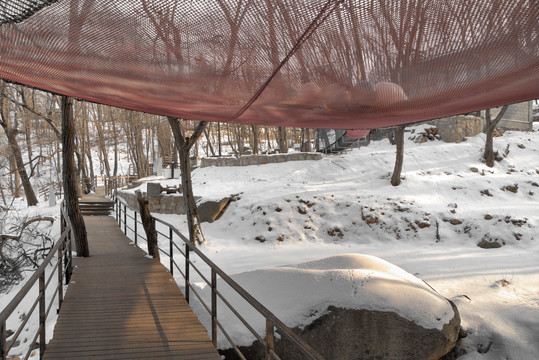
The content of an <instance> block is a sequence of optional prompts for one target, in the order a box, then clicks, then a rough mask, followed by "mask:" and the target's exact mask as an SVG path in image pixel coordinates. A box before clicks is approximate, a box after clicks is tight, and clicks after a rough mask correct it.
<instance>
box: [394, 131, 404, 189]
mask: <svg viewBox="0 0 539 360" xmlns="http://www.w3.org/2000/svg"><path fill="white" fill-rule="evenodd" d="M395 141H396V143H397V158H396V159H395V168H394V169H393V176H392V177H391V185H393V186H399V184H400V183H401V171H402V162H403V160H404V125H401V126H399V127H398V128H397V133H396V134H395Z"/></svg>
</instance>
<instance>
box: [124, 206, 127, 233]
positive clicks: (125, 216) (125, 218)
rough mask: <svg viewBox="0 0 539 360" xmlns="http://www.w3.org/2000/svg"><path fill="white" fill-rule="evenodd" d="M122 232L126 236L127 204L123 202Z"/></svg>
mask: <svg viewBox="0 0 539 360" xmlns="http://www.w3.org/2000/svg"><path fill="white" fill-rule="evenodd" d="M124 234H125V235H126V236H127V205H125V204H124Z"/></svg>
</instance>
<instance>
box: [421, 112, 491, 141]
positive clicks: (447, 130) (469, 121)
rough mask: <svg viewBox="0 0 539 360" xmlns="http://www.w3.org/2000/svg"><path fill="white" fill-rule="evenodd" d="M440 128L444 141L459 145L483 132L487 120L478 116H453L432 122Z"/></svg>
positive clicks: (439, 131)
mask: <svg viewBox="0 0 539 360" xmlns="http://www.w3.org/2000/svg"><path fill="white" fill-rule="evenodd" d="M430 123H431V124H432V125H434V126H435V127H437V128H438V134H439V135H440V138H441V140H442V141H445V142H455V143H459V142H462V141H465V140H466V138H467V137H472V136H475V135H477V134H479V133H480V132H482V131H483V127H484V125H485V120H484V119H483V118H480V117H478V116H466V115H459V116H451V117H448V118H443V119H437V120H433V121H432V122H430Z"/></svg>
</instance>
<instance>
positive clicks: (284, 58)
mask: <svg viewBox="0 0 539 360" xmlns="http://www.w3.org/2000/svg"><path fill="white" fill-rule="evenodd" d="M2 3H3V4H4V5H0V10H1V11H0V77H2V78H4V79H7V80H9V81H13V82H18V83H22V84H26V85H29V86H32V87H36V88H40V89H44V90H47V91H51V92H54V93H58V94H64V95H69V96H73V97H77V98H81V99H86V100H89V101H93V102H97V103H102V104H107V105H114V106H118V107H123V108H128V109H133V110H139V111H143V112H149V113H155V114H160V115H169V116H175V117H180V118H186V119H192V120H209V121H221V122H230V123H245V124H264V125H272V126H295V127H311V128H343V129H371V128H378V127H385V126H391V125H397V124H405V123H411V122H416V121H421V120H426V119H431V118H438V117H443V116H448V115H454V114H459V113H466V112H471V111H476V110H480V109H484V108H490V107H495V106H499V105H503V104H507V103H514V102H519V101H524V100H530V99H534V98H537V97H539V21H538V19H539V2H538V1H534V0H451V1H449V0H215V1H192V0H189V1H188V0H184V1H181V0H118V1H109V0H63V1H37V0H32V1H30V0H11V1H9V0H8V1H3V2H2ZM2 6H3V8H2Z"/></svg>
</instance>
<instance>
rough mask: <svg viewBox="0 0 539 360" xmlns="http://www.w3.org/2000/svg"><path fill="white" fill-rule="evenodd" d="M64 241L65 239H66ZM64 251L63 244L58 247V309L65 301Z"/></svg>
mask: <svg viewBox="0 0 539 360" xmlns="http://www.w3.org/2000/svg"><path fill="white" fill-rule="evenodd" d="M62 241H65V239H64V240H62ZM62 251H63V246H60V247H58V311H60V308H61V307H62V303H63V302H64V283H63V280H64V275H63V274H62Z"/></svg>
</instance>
